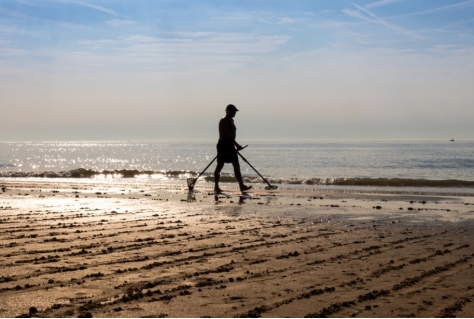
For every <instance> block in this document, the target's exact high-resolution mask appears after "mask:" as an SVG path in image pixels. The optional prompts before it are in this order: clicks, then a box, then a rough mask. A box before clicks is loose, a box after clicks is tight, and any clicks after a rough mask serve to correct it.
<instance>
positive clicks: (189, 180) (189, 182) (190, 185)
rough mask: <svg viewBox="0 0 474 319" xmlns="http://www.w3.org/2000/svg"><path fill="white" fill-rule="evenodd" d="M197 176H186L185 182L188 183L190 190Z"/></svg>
mask: <svg viewBox="0 0 474 319" xmlns="http://www.w3.org/2000/svg"><path fill="white" fill-rule="evenodd" d="M196 181H197V178H187V179H186V182H187V183H188V189H189V190H190V191H192V190H193V189H194V184H196Z"/></svg>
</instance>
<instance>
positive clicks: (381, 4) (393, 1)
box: [364, 0, 406, 9]
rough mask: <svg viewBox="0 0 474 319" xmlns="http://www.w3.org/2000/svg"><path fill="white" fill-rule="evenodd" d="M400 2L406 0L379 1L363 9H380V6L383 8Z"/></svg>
mask: <svg viewBox="0 0 474 319" xmlns="http://www.w3.org/2000/svg"><path fill="white" fill-rule="evenodd" d="M402 1H406V0H380V1H375V2H372V3H369V4H366V5H365V6H364V8H366V9H372V8H376V7H381V6H385V5H388V4H392V3H397V2H402Z"/></svg>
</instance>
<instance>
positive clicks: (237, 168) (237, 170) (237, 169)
mask: <svg viewBox="0 0 474 319" xmlns="http://www.w3.org/2000/svg"><path fill="white" fill-rule="evenodd" d="M232 165H233V166H234V174H235V178H236V179H237V182H239V187H240V190H241V191H246V190H249V189H251V188H252V186H245V185H244V181H243V180H242V173H241V172H240V163H239V161H238V160H237V161H234V162H232Z"/></svg>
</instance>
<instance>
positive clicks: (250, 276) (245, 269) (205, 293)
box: [0, 179, 474, 318]
mask: <svg viewBox="0 0 474 319" xmlns="http://www.w3.org/2000/svg"><path fill="white" fill-rule="evenodd" d="M0 185H3V186H5V187H6V189H5V192H4V193H2V192H1V191H0V238H1V241H0V244H1V247H2V249H1V253H0V265H1V274H0V299H1V301H2V302H1V303H0V316H1V317H16V316H24V317H26V316H30V317H163V318H164V317H451V316H456V317H473V316H474V302H472V301H473V300H474V282H473V280H472V278H474V269H473V267H472V265H473V263H474V246H473V245H472V241H473V239H474V233H473V230H474V222H473V220H474V197H464V198H463V197H455V196H452V197H448V196H414V195H411V196H410V195H393V194H354V193H337V192H314V191H313V192H305V191H292V190H281V191H271V192H270V191H265V190H253V191H251V192H248V194H247V195H245V196H239V195H240V193H238V192H237V191H236V190H233V189H230V190H226V193H225V194H222V195H219V196H218V197H215V196H214V195H213V194H212V193H211V190H208V189H202V188H199V187H197V189H196V190H195V192H192V193H190V192H188V190H187V188H185V187H182V188H179V187H171V188H165V187H163V188H159V189H157V188H154V187H149V186H148V185H147V184H136V185H133V184H131V183H124V184H120V183H117V184H115V183H102V184H97V183H95V184H94V183H87V182H84V183H76V182H71V181H68V180H67V179H63V180H62V181H56V180H55V181H51V182H49V181H47V180H38V181H31V180H29V181H28V182H20V181H19V182H16V181H12V180H3V181H2V180H0Z"/></svg>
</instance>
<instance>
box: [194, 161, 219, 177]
mask: <svg viewBox="0 0 474 319" xmlns="http://www.w3.org/2000/svg"><path fill="white" fill-rule="evenodd" d="M216 159H217V155H216V157H214V159H213V160H212V161H211V162H210V163H209V165H207V166H206V168H205V169H203V171H202V172H201V173H199V175H198V177H196V180H197V179H198V178H199V177H201V175H202V174H204V172H205V171H206V170H207V169H208V168H209V166H211V165H212V163H214V161H215V160H216Z"/></svg>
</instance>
